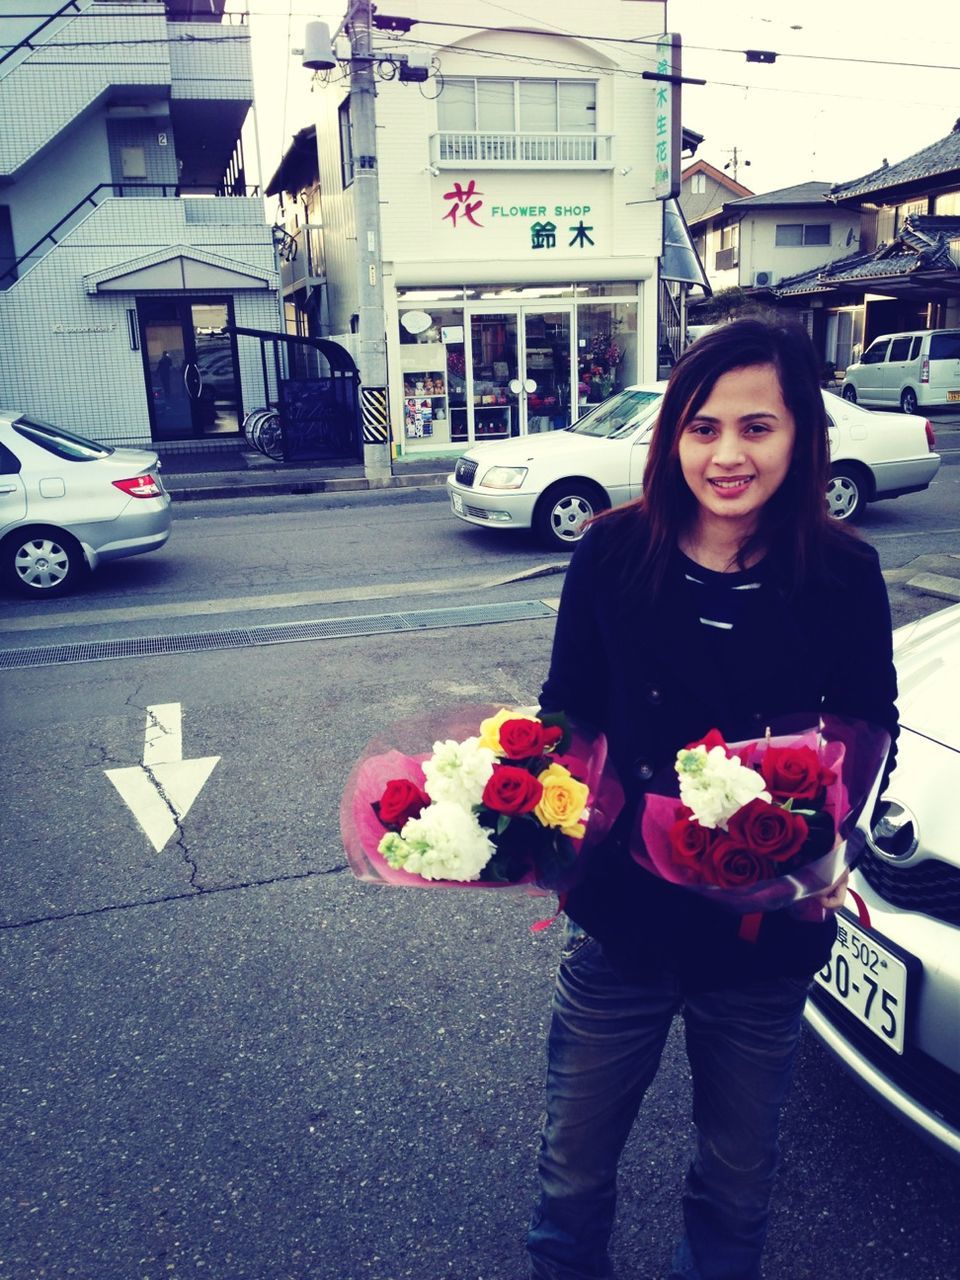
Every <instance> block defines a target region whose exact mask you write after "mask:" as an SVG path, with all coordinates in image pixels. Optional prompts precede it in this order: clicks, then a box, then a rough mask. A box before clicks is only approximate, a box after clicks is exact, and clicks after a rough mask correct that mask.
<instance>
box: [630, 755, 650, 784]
mask: <svg viewBox="0 0 960 1280" xmlns="http://www.w3.org/2000/svg"><path fill="white" fill-rule="evenodd" d="M633 772H634V773H635V774H636V776H637V777H638V778H640V779H641V781H643V782H649V781H650V779H651V778H652V777H653V769H651V767H650V765H648V764H647V762H646V760H637V761H635V762H634V766H633Z"/></svg>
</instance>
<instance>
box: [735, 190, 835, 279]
mask: <svg viewBox="0 0 960 1280" xmlns="http://www.w3.org/2000/svg"><path fill="white" fill-rule="evenodd" d="M781 223H794V224H796V223H803V224H804V225H805V226H812V225H816V226H823V225H828V226H829V227H830V243H829V244H828V245H826V244H809V245H778V244H777V243H776V230H777V225H778V224H781ZM851 231H852V232H853V239H852V240H851V242H850V244H847V236H848V235H849V234H850V232H851ZM859 238H860V216H859V214H857V213H854V212H852V211H851V210H849V209H839V208H836V207H833V206H827V207H825V208H824V207H821V206H819V205H815V206H812V207H811V206H806V207H803V208H798V209H776V210H773V209H765V210H758V212H757V213H756V214H754V215H753V216H751V217H749V218H745V219H744V221H743V222H742V223H741V224H740V283H741V284H743V285H744V286H748V287H749V286H751V285H752V284H753V280H754V273H755V272H757V271H770V270H772V271H773V273H774V281H775V282H779V281H780V280H782V279H784V278H785V277H786V276H795V275H798V274H799V273H800V272H801V271H812V270H813V268H814V267H819V266H822V265H823V264H824V263H827V262H833V261H834V259H835V258H843V257H846V255H847V254H850V253H856V251H857V245H858V244H859Z"/></svg>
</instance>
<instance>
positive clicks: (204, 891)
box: [0, 862, 350, 931]
mask: <svg viewBox="0 0 960 1280" xmlns="http://www.w3.org/2000/svg"><path fill="white" fill-rule="evenodd" d="M349 869H350V867H349V864H348V863H346V862H344V863H340V864H338V865H337V866H335V867H315V868H314V869H313V870H311V871H298V872H291V873H290V874H289V875H283V876H269V877H267V878H266V879H263V880H241V881H238V882H237V883H236V884H221V885H212V886H210V887H207V888H203V887H197V888H196V889H195V890H194V891H193V892H192V893H168V894H163V895H162V896H160V897H158V898H136V899H134V900H133V901H131V902H111V903H108V904H107V905H106V906H103V907H88V908H86V909H78V910H75V911H61V912H56V913H51V914H50V915H45V916H32V917H30V918H28V919H26V920H0V931H4V930H13V929H27V928H31V927H32V926H34V925H38V924H56V923H58V922H60V921H63V920H82V919H85V918H86V917H88V916H102V915H109V914H110V913H111V912H114V911H133V910H135V909H136V908H138V907H157V906H162V905H163V904H164V903H165V902H189V901H196V900H197V899H199V898H206V897H210V896H211V895H212V894H216V893H236V891H237V890H238V889H262V888H269V887H270V886H271V885H274V884H286V883H287V882H288V881H297V880H313V879H315V878H316V877H317V876H333V875H340V874H341V873H342V872H344V871H349Z"/></svg>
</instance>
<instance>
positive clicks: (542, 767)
mask: <svg viewBox="0 0 960 1280" xmlns="http://www.w3.org/2000/svg"><path fill="white" fill-rule="evenodd" d="M450 719H452V720H455V721H456V723H457V725H458V727H459V726H461V725H462V724H463V719H464V713H463V712H462V711H461V712H460V713H458V714H457V715H455V716H454V717H450ZM478 720H479V723H477V722H474V726H473V727H474V728H475V729H476V732H475V733H474V734H472V735H470V736H467V737H465V738H459V737H453V736H448V737H446V738H439V739H438V740H435V741H434V743H433V751H432V752H430V753H426V754H416V755H414V754H409V753H407V752H404V751H399V750H397V749H395V748H394V749H391V750H385V751H377V750H375V751H372V752H369V753H367V754H365V755H364V757H363V758H361V760H360V762H359V763H358V764H357V765H356V766H355V768H354V770H353V772H352V774H351V776H350V779H349V781H348V783H347V787H346V789H345V791H344V796H343V801H342V804H341V810H340V826H341V833H342V835H343V842H344V847H345V849H346V851H347V856H348V859H349V861H350V866H351V868H352V870H353V871H354V873H355V874H356V875H357V876H358V877H359V878H360V879H362V880H371V881H377V882H381V883H387V884H402V885H417V884H419V885H421V886H423V885H427V884H435V885H436V884H446V885H449V884H459V885H464V884H473V885H482V886H488V887H493V886H500V887H503V886H516V885H524V886H527V887H529V888H530V889H531V890H533V891H536V890H537V889H541V890H555V891H558V892H559V891H562V890H563V889H565V888H566V887H568V885H569V882H570V879H571V876H572V872H573V867H574V864H575V862H576V861H577V858H578V855H579V853H580V850H581V848H582V846H583V843H584V841H585V839H586V838H587V837H588V835H589V839H590V840H591V841H594V840H596V839H598V838H599V837H600V836H602V835H604V834H606V832H608V831H609V829H610V826H611V824H612V822H613V820H614V818H615V817H616V816H617V814H618V813H619V811H620V808H621V806H622V802H623V797H622V792H621V791H620V788H619V786H618V784H617V783H616V781H615V779H614V778H613V777H612V776H611V774H610V771H609V770H608V769H607V767H606V742H605V740H604V738H603V737H602V735H597V736H595V737H592V738H591V737H589V736H587V735H585V734H583V733H581V732H579V731H576V730H573V729H571V727H570V725H569V724H568V722H567V719H566V717H565V716H563V715H562V714H557V715H548V714H545V713H538V712H527V711H511V710H507V709H506V708H501V709H499V710H497V711H495V712H494V713H493V714H488V715H486V716H485V717H484V718H483V719H479V717H478ZM430 727H431V728H432V729H433V730H434V732H436V730H437V728H438V725H437V724H436V722H433V723H432V724H431V725H430ZM397 728H398V733H397V736H402V735H401V734H400V732H399V730H400V728H401V727H399V726H398V727H397ZM444 728H446V729H449V728H450V725H449V723H448V724H447V725H446V726H444V727H443V728H441V730H440V731H441V733H442V732H443V729H444ZM454 731H455V732H456V729H455V730H454ZM406 733H407V736H408V737H409V733H410V730H409V726H407V727H406ZM381 745H382V744H381Z"/></svg>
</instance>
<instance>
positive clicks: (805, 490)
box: [600, 318, 846, 594]
mask: <svg viewBox="0 0 960 1280" xmlns="http://www.w3.org/2000/svg"><path fill="white" fill-rule="evenodd" d="M755 365H772V366H773V368H774V369H775V370H776V372H777V377H778V378H779V380H780V389H781V393H782V395H783V400H784V403H785V404H786V406H787V408H788V409H789V410H790V412H791V413H792V415H793V418H794V421H795V422H796V439H795V442H794V447H793V457H792V459H791V462H790V468H789V470H788V472H787V475H786V477H785V479H784V481H783V483H782V484H781V486H780V488H779V489H778V490H777V491H776V493H774V494H773V496H772V497H771V498H770V499H769V500H768V501H767V503H766V504H765V505H764V507H763V508H762V510H761V512H760V519H759V522H758V525H757V529H756V531H755V532H754V533H753V534H752V535H751V537H749V538H748V539H747V540H746V541H745V542H744V543H743V545H742V546H741V547H740V549H739V552H738V555H737V561H738V563H739V565H740V566H741V568H743V567H745V566H746V564H747V562H748V561H749V560H750V559H751V557H752V556H754V555H756V553H757V552H765V553H767V554H768V555H770V556H772V557H773V558H774V560H775V562H776V563H777V564H778V567H779V569H780V571H781V574H782V576H783V577H784V578H785V580H786V582H787V583H789V584H790V585H792V586H793V587H799V586H800V585H801V584H802V583H803V582H804V581H806V580H807V578H808V576H809V575H810V574H811V573H812V572H816V571H817V569H820V568H822V567H823V560H824V553H825V550H826V547H827V545H828V544H829V543H831V542H833V541H834V539H835V538H836V537H837V535H839V536H840V537H843V536H844V534H845V533H846V531H845V530H844V531H842V532H841V529H840V528H838V527H837V526H836V522H835V521H833V520H831V518H830V516H829V515H828V514H827V509H826V501H825V491H826V487H827V481H828V478H829V474H830V446H829V438H828V435H827V428H828V420H827V414H826V410H825V408H824V404H823V395H822V393H821V390H820V369H819V365H818V363H817V357H816V354H815V352H814V349H813V344H812V343H811V341H810V339H809V337H808V336H807V334H806V331H805V330H804V329H801V328H800V327H799V326H798V325H795V324H793V323H791V322H789V321H784V320H781V319H779V318H777V319H775V320H772V321H768V320H760V319H741V320H733V321H730V322H729V323H728V324H723V325H720V326H719V327H718V328H716V329H713V330H712V331H711V332H710V333H708V334H705V335H704V336H703V337H702V338H699V339H698V340H697V341H696V342H694V343H693V345H692V346H690V347H688V348H687V350H686V351H685V352H684V353H683V355H682V356H681V357H680V359H679V360H678V361H677V363H676V365H675V366H674V368H673V372H672V374H671V375H670V381H669V382H668V384H667V389H666V392H665V393H664V397H663V403H662V404H661V406H660V414H659V417H658V419H657V424H656V426H655V427H654V431H653V439H652V441H651V444H650V452H649V454H648V455H647V464H646V471H645V473H644V481H643V497H642V498H638V499H636V500H635V501H633V502H629V503H626V504H624V506H622V507H617V508H616V509H615V510H614V511H612V512H609V513H605V514H606V515H607V516H614V517H615V516H617V515H618V514H619V513H621V512H622V513H625V514H626V513H630V515H631V516H632V517H633V518H631V519H624V520H623V521H622V522H621V524H620V530H619V531H618V536H617V538H616V542H617V556H618V559H621V558H622V562H624V563H631V562H632V566H633V568H634V569H635V575H634V574H633V573H631V577H633V576H636V577H637V578H638V579H639V580H640V581H641V582H642V583H643V584H644V585H645V586H646V587H647V588H648V589H650V590H651V591H652V592H653V593H654V594H656V593H657V591H658V590H659V588H660V586H661V584H662V582H663V578H664V574H665V572H666V568H667V564H668V562H669V559H670V555H671V553H672V552H673V550H674V549H675V548H676V546H677V544H678V542H679V541H680V539H681V536H682V535H683V534H684V533H685V532H686V531H687V530H688V529H689V528H690V527H691V525H692V523H693V521H694V518H695V516H696V512H697V500H696V498H695V497H694V496H693V494H692V492H691V491H690V489H689V487H688V486H687V482H686V481H685V480H684V478H683V472H682V471H681V469H680V457H679V447H680V435H681V432H682V430H683V428H684V426H685V425H686V424H687V422H689V420H690V419H691V418H692V417H694V416H695V415H696V414H697V413H698V412H699V411H700V409H701V408H702V407H703V405H704V403H705V402H706V400H707V399H708V397H709V396H710V393H711V391H712V390H713V387H714V384H715V383H716V381H717V379H718V378H720V377H722V375H723V374H725V373H729V372H731V370H733V369H746V368H750V367H752V366H755ZM638 515H639V517H640V519H639V520H638V519H636V516H638ZM600 518H601V519H603V518H604V517H600Z"/></svg>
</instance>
